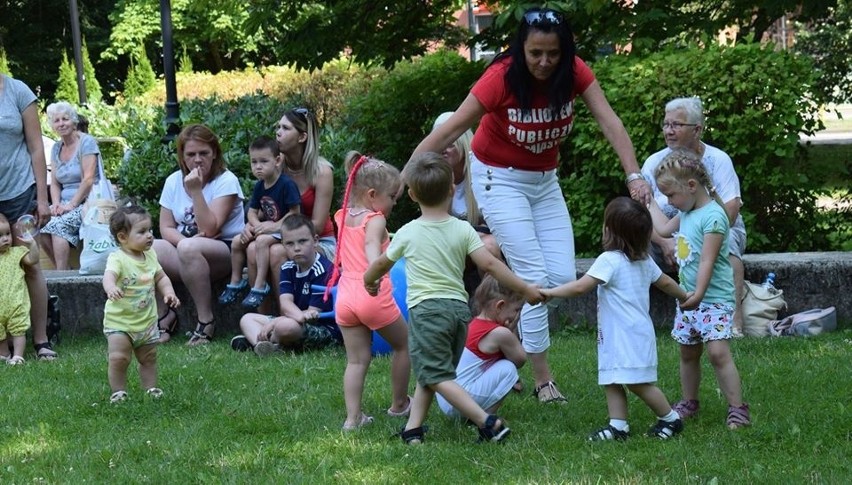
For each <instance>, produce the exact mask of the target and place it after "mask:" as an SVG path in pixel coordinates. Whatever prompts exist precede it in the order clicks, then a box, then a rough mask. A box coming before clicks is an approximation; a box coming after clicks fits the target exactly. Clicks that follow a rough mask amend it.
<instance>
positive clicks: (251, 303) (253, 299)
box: [242, 283, 269, 310]
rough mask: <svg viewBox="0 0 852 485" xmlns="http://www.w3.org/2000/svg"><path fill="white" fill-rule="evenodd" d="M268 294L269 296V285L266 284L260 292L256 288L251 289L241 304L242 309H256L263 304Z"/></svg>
mask: <svg viewBox="0 0 852 485" xmlns="http://www.w3.org/2000/svg"><path fill="white" fill-rule="evenodd" d="M268 294H269V283H266V285H265V286H264V287H263V289H262V290H258V289H257V288H252V289H251V290H250V291H249V294H248V295H247V296H246V297H245V299H244V300H243V303H242V305H243V308H246V309H247V310H254V309H256V308H257V307H259V306H260V304H261V303H263V300H264V298H266V295H268Z"/></svg>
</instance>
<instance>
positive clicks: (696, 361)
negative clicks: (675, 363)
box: [680, 344, 704, 400]
mask: <svg viewBox="0 0 852 485" xmlns="http://www.w3.org/2000/svg"><path fill="white" fill-rule="evenodd" d="M703 351H704V345H703V344H697V345H681V346H680V389H681V393H682V398H683V399H686V400H698V385H699V384H700V383H701V353H702V352H703Z"/></svg>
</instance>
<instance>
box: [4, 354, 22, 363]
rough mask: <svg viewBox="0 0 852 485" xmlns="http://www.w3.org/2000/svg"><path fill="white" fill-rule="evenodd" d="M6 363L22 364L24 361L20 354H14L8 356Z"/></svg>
mask: <svg viewBox="0 0 852 485" xmlns="http://www.w3.org/2000/svg"><path fill="white" fill-rule="evenodd" d="M6 363H7V364H9V365H18V364H23V363H24V358H23V357H21V356H20V355H16V356H14V357H10V358H9V359H8V360H7V361H6Z"/></svg>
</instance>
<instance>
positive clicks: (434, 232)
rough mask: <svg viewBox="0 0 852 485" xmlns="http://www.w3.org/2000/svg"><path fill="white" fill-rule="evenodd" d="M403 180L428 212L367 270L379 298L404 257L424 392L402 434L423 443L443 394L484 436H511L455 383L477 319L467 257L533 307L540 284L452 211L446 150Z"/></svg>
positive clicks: (417, 395) (411, 165) (416, 161)
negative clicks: (383, 281)
mask: <svg viewBox="0 0 852 485" xmlns="http://www.w3.org/2000/svg"><path fill="white" fill-rule="evenodd" d="M403 177H404V178H405V181H406V183H407V184H408V186H409V189H408V194H409V196H410V197H411V198H412V200H414V201H415V202H417V204H418V205H419V206H420V211H421V216H420V217H419V218H417V219H415V220H413V221H411V222H409V223H408V224H406V225H404V226H403V227H402V228H400V230H399V231H397V232H396V234H395V235H394V238H393V239H392V240H391V243H390V245H389V246H388V249H387V251H386V252H385V253H384V254H382V255H381V256H379V257H378V258H377V259H376V260H374V261H373V262H372V264H370V267H369V268H368V269H367V271H366V272H365V273H364V286H365V288H366V289H367V292H368V293H370V294H371V295H376V294H377V293H378V290H379V283H380V278H381V277H382V276H383V275H384V274H385V273H387V272H388V271H389V270H390V269H391V267H392V266H393V264H394V262H395V261H396V260H398V259H399V258H401V257H405V272H406V282H407V284H408V292H407V296H406V303H407V305H408V314H409V323H410V325H409V338H408V345H409V351H410V355H411V364H412V368H413V369H414V373H415V375H416V377H417V389H416V391H415V392H414V400H413V403H412V405H411V412H410V415H409V417H408V422H407V423H406V424H405V426H404V427H403V429H402V432H401V433H400V436H401V437H402V440H403V441H404V442H405V443H407V444H418V443H422V442H423V439H424V433H425V429H424V427H423V421H424V420H425V419H426V414H427V413H428V412H429V406H430V405H431V404H432V397H433V396H434V395H435V393H436V392H438V393H439V394H441V395H442V396H444V398H445V399H446V400H447V401H448V402H449V403H451V404H452V405H453V407H455V408H456V409H458V410H459V412H460V413H461V415H463V416H464V417H466V418H468V419H469V420H471V421H472V422H473V423H475V424H476V425H477V426H478V427H479V439H480V440H482V441H501V440H503V439H504V438H505V437H506V436H507V435H508V434H509V427H508V426H506V422H505V421H504V420H503V419H502V418H500V417H499V416H496V415H494V414H488V413H486V412H485V411H484V410H483V409H482V408H481V407H480V406H479V405H478V404H477V403H476V401H474V400H473V398H471V397H470V395H469V394H468V393H467V392H465V390H464V389H463V388H462V387H461V386H459V385H458V384H457V383H456V382H455V381H454V379H455V378H456V365H457V364H458V362H459V359H460V358H461V354H462V350H463V349H464V345H465V340H466V337H467V324H468V322H470V320H471V315H470V309H469V308H468V305H467V300H468V297H467V293H466V292H465V290H464V284H463V283H462V273H463V271H464V266H465V257H466V256H468V255H469V256H470V258H471V259H472V260H473V262H474V263H475V264H476V265H477V266H478V267H479V268H480V269H481V270H483V271H485V272H488V273H491V274H492V275H493V276H494V277H495V278H496V279H497V281H500V282H501V283H503V284H505V285H506V286H508V287H509V288H511V289H513V290H515V291H517V292H519V293H521V294H523V295H524V299H525V300H526V301H528V302H530V303H531V304H536V303H539V302H541V301H542V300H543V297H542V295H541V292H540V291H539V289H538V287H536V286H534V285H531V284H528V283H526V282H524V281H523V280H521V279H520V278H518V277H517V276H515V275H514V274H513V273H512V272H511V271H510V270H509V268H508V267H506V265H505V264H504V263H503V262H501V261H500V260H499V259H497V258H495V257H494V256H493V255H492V254H491V253H489V252H488V250H487V249H485V248H484V247H483V244H482V241H481V240H480V239H479V236H478V235H477V234H476V231H475V230H474V229H473V227H472V226H471V225H470V224H468V223H467V222H466V221H462V220H460V219H456V218H455V217H452V216H451V215H450V214H449V212H448V211H447V209H448V207H449V205H450V198H451V197H452V195H453V174H452V170H451V169H450V166H449V164H447V162H446V161H445V160H444V159H443V158H442V157H441V155H439V154H437V153H434V152H424V153H420V154H418V155H415V156H414V157H412V159H411V160H410V161H409V162H408V165H407V166H406V167H405V170H404V171H403Z"/></svg>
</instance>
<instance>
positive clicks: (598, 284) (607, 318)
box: [541, 197, 687, 441]
mask: <svg viewBox="0 0 852 485" xmlns="http://www.w3.org/2000/svg"><path fill="white" fill-rule="evenodd" d="M653 227H654V226H653V223H652V221H651V214H650V213H649V212H648V209H647V208H645V206H643V205H642V204H640V203H639V202H636V201H635V200H632V199H630V198H627V197H618V198H616V199H613V200H612V201H611V202H610V203H609V204H608V205H607V206H606V210H605V211H604V226H603V248H604V250H605V251H606V252H604V253H603V254H601V255H600V256H598V258H597V259H595V262H594V263H593V264H592V267H591V268H589V271H588V272H587V273H586V274H585V275H583V277H582V278H580V279H578V280H576V281H572V282H570V283H565V284H564V285H561V286H557V287H556V288H552V289H545V290H541V292H542V293H543V294H544V295H545V296H547V297H548V298H556V297H558V298H571V297H575V296H580V295H582V294H584V293H588V292H589V291H592V290H593V289H595V288H597V290H598V292H597V293H598V384H599V385H601V386H604V392H605V394H606V406H607V410H608V411H609V424H608V425H606V426H604V427H603V428H601V429H599V430H597V431H595V432H594V433H592V434H591V435H590V436H589V440H590V441H603V440H625V439H627V437H628V436H629V435H630V426H629V425H628V424H627V393H626V392H625V391H624V388H625V387H627V389H629V390H630V392H632V393H633V394H636V395H637V396H639V398H640V399H642V401H644V402H645V404H647V405H648V407H649V408H651V410H652V411H654V415H655V416H657V424H655V425H654V426H653V427H652V428H651V429H650V431H648V435H649V436H654V437H657V438H660V439H667V438H671V437H673V436H675V435H676V434H678V433H680V432H681V431H682V430H683V422H682V421H681V420H680V416H678V414H677V413H676V412H675V411H674V410H672V407H671V405H669V402H668V400H667V399H666V396H665V395H664V394H663V392H662V391H661V390H660V388H658V387H657V386H656V384H655V382H656V381H657V336H656V334H655V332H654V324H653V323H652V322H651V317H650V314H649V311H650V308H651V302H650V294H649V293H648V287H649V286H650V285H654V286H656V287H657V288H659V289H660V290H662V291H664V292H666V293H667V294H669V295H670V296H673V297H675V298H677V299H678V300H679V301H681V302H684V301H685V300H686V298H687V294H686V292H685V291H684V290H683V289H682V288H681V287H679V286H678V285H677V283H676V282H675V281H674V280H673V279H671V278H670V277H669V276H667V275H665V274H663V272H662V271H661V270H660V268H659V267H658V266H657V264H656V263H654V260H653V259H651V257H650V256H649V255H648V248H649V247H650V243H651V231H652V230H653Z"/></svg>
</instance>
